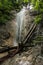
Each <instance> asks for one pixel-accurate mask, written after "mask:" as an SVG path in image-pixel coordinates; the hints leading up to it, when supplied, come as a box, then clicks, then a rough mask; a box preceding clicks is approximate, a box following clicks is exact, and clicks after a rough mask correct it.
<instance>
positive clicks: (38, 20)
mask: <svg viewBox="0 0 43 65" xmlns="http://www.w3.org/2000/svg"><path fill="white" fill-rule="evenodd" d="M34 21H35V22H36V23H40V22H41V15H38V16H36V17H35V20H34Z"/></svg>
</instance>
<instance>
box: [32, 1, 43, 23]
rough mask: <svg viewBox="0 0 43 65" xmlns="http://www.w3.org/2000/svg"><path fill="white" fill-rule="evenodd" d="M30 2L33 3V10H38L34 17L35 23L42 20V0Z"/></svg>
mask: <svg viewBox="0 0 43 65" xmlns="http://www.w3.org/2000/svg"><path fill="white" fill-rule="evenodd" d="M31 3H32V4H33V5H34V10H36V11H37V12H39V13H40V14H38V15H37V16H36V18H35V20H34V21H35V22H36V23H40V21H41V20H43V15H42V14H43V1H42V0H32V1H31Z"/></svg>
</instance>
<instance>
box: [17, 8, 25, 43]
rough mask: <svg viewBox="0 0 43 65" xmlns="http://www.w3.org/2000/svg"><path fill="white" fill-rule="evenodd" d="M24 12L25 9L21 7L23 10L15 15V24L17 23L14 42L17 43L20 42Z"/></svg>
mask: <svg viewBox="0 0 43 65" xmlns="http://www.w3.org/2000/svg"><path fill="white" fill-rule="evenodd" d="M25 10H26V7H23V9H22V10H21V11H20V12H19V13H17V17H16V22H17V30H16V40H17V42H20V41H21V31H22V25H23V18H24V15H25Z"/></svg>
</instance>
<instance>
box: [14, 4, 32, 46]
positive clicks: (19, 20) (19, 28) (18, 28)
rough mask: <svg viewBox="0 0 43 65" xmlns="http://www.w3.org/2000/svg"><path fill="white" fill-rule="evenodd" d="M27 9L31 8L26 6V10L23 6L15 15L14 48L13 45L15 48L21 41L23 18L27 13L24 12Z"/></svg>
mask: <svg viewBox="0 0 43 65" xmlns="http://www.w3.org/2000/svg"><path fill="white" fill-rule="evenodd" d="M29 7H30V8H29ZM28 8H29V9H32V6H29V5H27V8H26V7H25V6H23V8H22V9H21V11H20V12H18V13H17V16H16V34H15V35H16V37H15V42H14V43H15V44H14V46H15V45H16V46H17V45H18V43H19V42H21V40H22V34H21V33H22V29H23V26H24V25H25V24H24V17H25V13H26V12H27V11H26V10H27V9H28Z"/></svg>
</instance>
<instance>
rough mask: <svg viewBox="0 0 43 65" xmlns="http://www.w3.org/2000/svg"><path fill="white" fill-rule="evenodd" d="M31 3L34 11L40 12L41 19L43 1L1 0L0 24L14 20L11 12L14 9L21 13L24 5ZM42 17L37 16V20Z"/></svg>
mask: <svg viewBox="0 0 43 65" xmlns="http://www.w3.org/2000/svg"><path fill="white" fill-rule="evenodd" d="M27 3H31V4H33V5H34V10H37V11H38V12H40V13H41V14H40V15H41V17H42V13H43V1H42V0H0V23H5V22H7V21H8V20H10V19H12V14H11V11H12V10H13V9H14V10H16V11H19V10H20V9H21V8H22V5H23V4H27ZM40 15H37V17H36V18H38V17H39V19H38V21H39V20H40ZM41 19H42V18H41ZM35 21H36V19H35Z"/></svg>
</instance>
